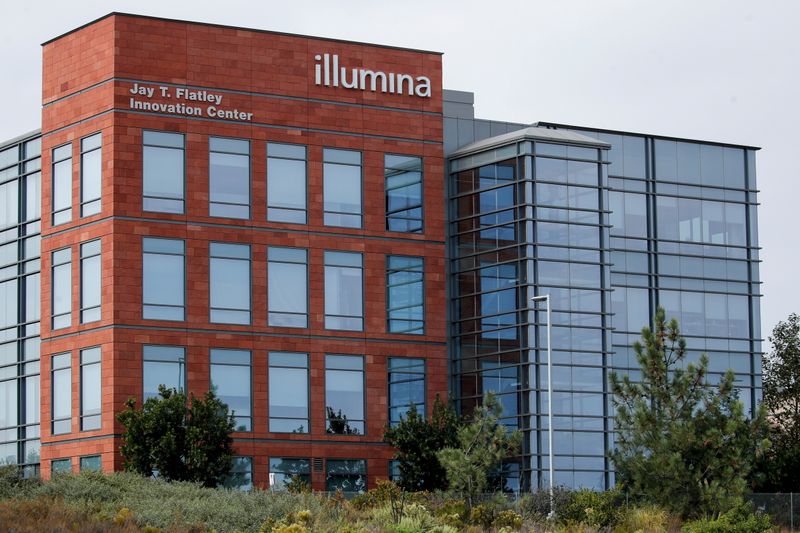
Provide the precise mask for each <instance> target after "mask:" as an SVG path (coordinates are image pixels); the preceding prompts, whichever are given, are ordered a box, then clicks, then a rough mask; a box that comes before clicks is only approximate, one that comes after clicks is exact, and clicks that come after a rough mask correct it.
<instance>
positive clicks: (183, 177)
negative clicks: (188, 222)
mask: <svg viewBox="0 0 800 533" xmlns="http://www.w3.org/2000/svg"><path fill="white" fill-rule="evenodd" d="M147 133H161V134H168V135H178V136H180V137H181V145H182V147H181V148H176V147H174V146H165V145H159V144H147V143H146V142H145V134H147ZM147 147H151V148H162V149H169V150H180V151H181V161H182V165H183V173H182V175H181V183H182V187H181V198H180V199H176V198H168V197H161V196H151V195H147V194H145V190H144V187H145V185H144V180H145V173H144V160H145V152H146V148H147ZM209 160H210V159H209ZM148 199H153V200H169V201H173V202H180V204H181V210H180V211H179V212H176V211H166V210H163V209H158V210H156V209H148V208H147V205H146V203H147V200H148ZM142 211H143V212H146V213H167V214H171V215H183V214H185V213H186V134H185V133H182V132H177V131H159V130H151V129H142Z"/></svg>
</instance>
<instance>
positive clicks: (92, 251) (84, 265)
mask: <svg viewBox="0 0 800 533" xmlns="http://www.w3.org/2000/svg"><path fill="white" fill-rule="evenodd" d="M100 266H101V265H100V241H99V240H96V241H91V242H87V243H84V244H81V324H85V323H87V322H95V321H97V320H100V300H101V296H100V293H101V286H102V283H101V278H100Z"/></svg>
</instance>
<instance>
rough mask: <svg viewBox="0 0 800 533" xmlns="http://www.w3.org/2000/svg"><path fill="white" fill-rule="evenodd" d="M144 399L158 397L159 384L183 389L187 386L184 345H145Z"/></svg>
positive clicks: (143, 362)
mask: <svg viewBox="0 0 800 533" xmlns="http://www.w3.org/2000/svg"><path fill="white" fill-rule="evenodd" d="M142 382H143V385H144V391H143V397H142V401H147V400H148V398H155V397H158V386H159V385H164V386H165V387H166V388H168V389H175V390H177V391H183V390H184V389H185V388H186V348H183V347H182V346H143V347H142Z"/></svg>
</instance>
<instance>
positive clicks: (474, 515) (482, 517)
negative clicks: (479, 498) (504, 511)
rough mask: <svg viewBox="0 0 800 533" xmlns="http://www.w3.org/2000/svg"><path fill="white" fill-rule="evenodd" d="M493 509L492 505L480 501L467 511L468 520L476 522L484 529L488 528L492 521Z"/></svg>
mask: <svg viewBox="0 0 800 533" xmlns="http://www.w3.org/2000/svg"><path fill="white" fill-rule="evenodd" d="M494 516H495V509H494V507H493V506H492V505H490V504H486V503H480V504H478V505H476V506H474V507H473V508H472V509H471V510H470V512H469V521H470V522H472V523H473V524H477V525H479V526H481V527H483V528H484V529H488V528H489V527H491V526H492V523H493V522H494Z"/></svg>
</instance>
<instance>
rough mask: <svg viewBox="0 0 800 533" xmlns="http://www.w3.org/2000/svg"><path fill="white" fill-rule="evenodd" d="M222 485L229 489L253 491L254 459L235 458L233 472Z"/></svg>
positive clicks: (232, 464)
mask: <svg viewBox="0 0 800 533" xmlns="http://www.w3.org/2000/svg"><path fill="white" fill-rule="evenodd" d="M222 485H223V486H224V487H226V488H229V489H236V490H241V491H247V490H251V489H252V488H253V458H252V457H234V458H233V460H232V462H231V471H230V473H229V474H228V477H227V478H225V480H224V481H223V482H222Z"/></svg>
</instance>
